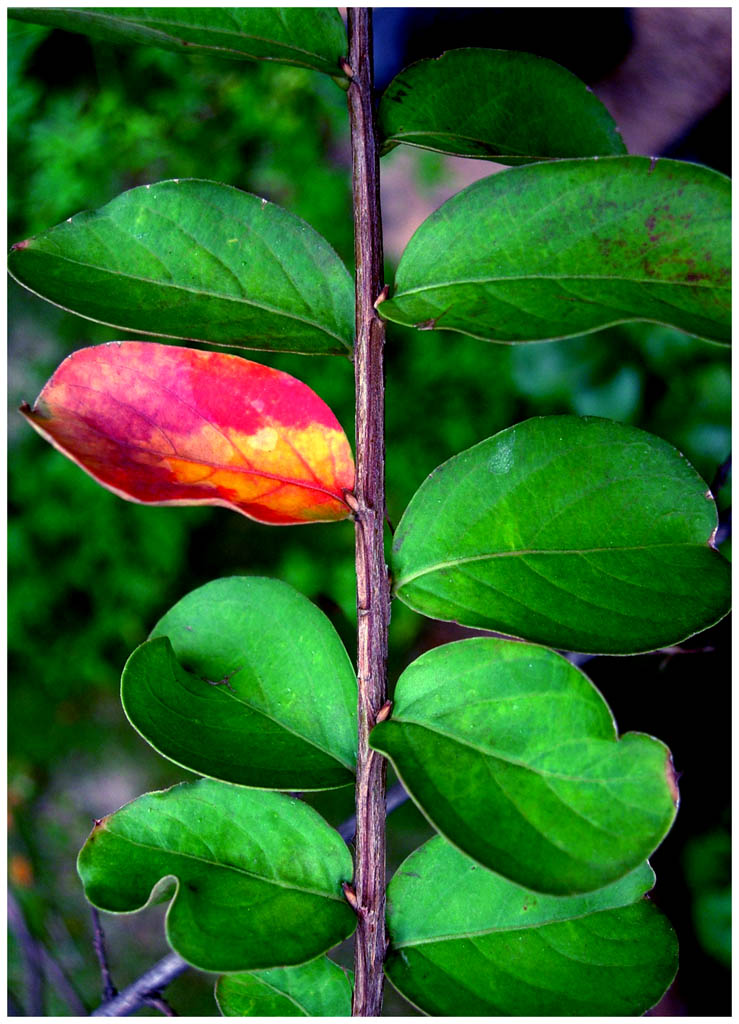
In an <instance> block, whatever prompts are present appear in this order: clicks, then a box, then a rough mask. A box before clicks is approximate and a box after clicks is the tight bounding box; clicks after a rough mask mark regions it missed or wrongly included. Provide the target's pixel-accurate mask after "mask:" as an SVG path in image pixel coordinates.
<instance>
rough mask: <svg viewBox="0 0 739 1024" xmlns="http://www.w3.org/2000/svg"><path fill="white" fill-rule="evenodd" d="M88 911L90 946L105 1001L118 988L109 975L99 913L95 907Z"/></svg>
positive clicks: (115, 992)
mask: <svg viewBox="0 0 739 1024" xmlns="http://www.w3.org/2000/svg"><path fill="white" fill-rule="evenodd" d="M90 911H91V914H92V946H93V949H94V950H95V956H96V957H97V958H98V963H99V964H100V974H101V976H102V979H103V1002H107V1001H108V1000H109V999H112V998H113V996H114V995H116V994H117V992H118V989H117V988H116V987H115V985H114V984H113V979H112V977H111V975H110V967H109V965H108V954H107V952H106V950H105V933H104V932H103V926H102V925H101V923H100V914H99V913H98V910H97V907H90Z"/></svg>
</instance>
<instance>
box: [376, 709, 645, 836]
mask: <svg viewBox="0 0 739 1024" xmlns="http://www.w3.org/2000/svg"><path fill="white" fill-rule="evenodd" d="M391 721H393V722H396V723H397V724H398V725H415V726H417V727H418V728H419V729H426V730H427V731H428V732H432V733H434V734H435V735H437V736H442V737H443V738H444V739H446V740H449V742H450V743H459V745H460V746H462V747H467V748H468V749H470V750H474V751H475V752H476V753H478V754H481V755H482V756H483V757H490V758H493V759H494V760H496V761H502V762H503V763H504V764H510V765H513V766H514V767H517V768H523V769H524V770H525V771H529V772H531V773H532V774H533V775H539V776H541V778H542V779H557V780H560V781H562V782H586V783H597V784H602V785H605V786H608V785H609V784H610V783H612V782H624V781H627V780H628V781H634V780H635V779H639V778H640V776H638V775H621V776H609V777H607V778H598V777H595V776H586V775H563V774H562V773H561V772H554V771H549V770H547V769H546V768H538V767H536V766H535V765H533V764H531V763H530V762H528V761H522V760H521V759H520V758H516V757H513V756H512V755H511V754H509V753H505V752H503V751H500V750H497V749H495V750H493V749H488V748H486V747H481V746H478V744H477V743H474V742H473V741H471V740H469V739H465V738H464V737H462V736H458V735H457V734H456V733H449V732H445V731H444V729H442V728H441V727H439V726H434V725H433V724H430V723H429V722H419V721H417V720H416V719H413V718H404V717H402V715H398V716H396V715H395V714H393V716H392V719H391ZM576 739H580V740H582V742H585V743H587V741H588V737H587V736H586V737H584V738H583V737H576ZM598 739H599V742H602V743H613V749H614V750H617V749H618V744H619V743H620V742H621V741H622V740H623V737H621V738H620V739H613V740H606V739H603V738H601V737H599V738H598ZM557 745H558V746H561V745H562V744H557ZM541 753H548V751H541ZM647 777H648V776H647ZM588 820H589V819H588Z"/></svg>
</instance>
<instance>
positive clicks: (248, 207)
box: [8, 179, 354, 354]
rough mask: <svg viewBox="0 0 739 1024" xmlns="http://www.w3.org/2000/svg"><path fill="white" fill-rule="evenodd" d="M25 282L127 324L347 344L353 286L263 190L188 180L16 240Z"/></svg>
mask: <svg viewBox="0 0 739 1024" xmlns="http://www.w3.org/2000/svg"><path fill="white" fill-rule="evenodd" d="M8 267H9V269H10V272H11V274H12V275H13V276H14V277H15V278H16V280H18V281H19V282H20V283H21V284H22V285H25V287H26V288H29V289H30V290H31V291H32V292H35V293H36V294H38V295H40V296H41V297H42V298H44V299H48V300H49V302H54V303H56V305H58V306H62V307H64V308H65V309H69V310H71V311H72V312H73V313H78V314H79V315H80V316H84V317H87V318H88V319H90V320H97V321H99V322H100V323H104V324H110V325H111V326H113V327H122V328H123V329H124V330H128V331H136V332H143V333H144V334H154V335H158V336H159V337H165V338H184V339H187V340H190V341H203V342H212V343H214V344H220V345H226V346H231V347H240V348H252V349H267V350H270V351H278V352H305V353H309V354H330V353H334V354H346V353H348V352H351V349H352V343H353V337H354V285H353V283H352V279H351V277H350V276H349V273H348V271H347V269H346V267H345V266H344V264H343V263H342V262H341V260H340V259H339V257H338V256H337V255H336V253H335V252H334V250H333V249H332V248H331V247H330V245H329V244H328V242H327V241H326V240H325V239H324V238H322V237H321V235H319V234H318V233H317V232H316V231H314V230H313V228H311V227H310V226H309V225H308V224H306V223H305V221H303V220H300V218H299V217H294V216H293V215H292V214H291V213H287V211H286V210H283V209H281V208H280V207H279V206H275V205H274V203H268V202H267V200H266V199H260V198H259V197H258V196H254V195H251V194H250V193H248V192H241V191H239V189H236V188H231V187H230V186H229V185H220V184H218V183H217V182H213V181H200V180H198V179H183V180H179V181H178V180H174V181H162V182H159V183H158V184H156V185H142V186H141V187H140V188H134V189H131V190H130V191H129V192H123V193H122V194H121V195H119V196H118V197H117V198H115V199H113V200H112V201H111V202H110V203H108V204H107V205H106V206H103V207H101V208H100V209H99V210H96V211H92V212H91V211H86V212H84V213H78V214H77V215H76V216H74V217H70V219H69V220H67V221H65V222H64V223H63V224H58V225H57V226H56V227H53V228H50V229H49V230H48V231H44V232H43V233H42V234H40V235H36V236H35V237H34V238H29V239H26V241H24V242H19V243H18V244H17V245H14V246H13V248H12V249H11V252H10V257H9V260H8Z"/></svg>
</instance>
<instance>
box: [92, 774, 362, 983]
mask: <svg viewBox="0 0 739 1024" xmlns="http://www.w3.org/2000/svg"><path fill="white" fill-rule="evenodd" d="M78 870H79V873H80V877H81V878H82V882H83V884H84V887H85V895H86V896H87V898H88V899H89V900H90V902H91V903H93V904H94V905H95V906H96V907H99V908H100V909H101V910H108V911H111V912H112V913H118V914H121V913H130V912H132V911H136V910H141V909H142V907H144V906H146V905H148V904H149V903H151V902H160V901H161V900H162V899H168V898H170V897H172V902H171V904H170V907H169V910H168V912H167V919H166V932H167V939H168V940H169V942H170V944H171V946H172V948H173V949H174V950H176V951H177V952H178V953H179V954H180V955H181V956H183V957H184V958H185V959H186V960H187V961H188V962H189V963H191V964H193V965H194V966H195V967H200V968H201V969H202V970H206V971H243V970H255V969H264V968H271V967H278V966H287V965H292V964H299V963H303V962H304V961H306V960H311V959H313V958H314V957H316V956H319V955H320V954H321V953H324V952H326V950H328V949H330V948H331V947H332V946H335V945H336V944H337V943H338V942H341V940H342V939H344V938H346V937H347V936H348V935H351V933H352V932H353V931H354V926H355V924H356V917H355V914H354V911H353V910H351V909H350V907H349V905H348V904H347V902H346V900H345V899H344V895H343V892H342V889H341V883H342V882H343V881H349V880H351V877H352V871H353V868H352V859H351V855H350V853H349V850H348V848H347V846H346V845H345V843H344V841H343V840H342V838H341V837H340V836H339V834H338V832H335V831H334V829H332V828H330V827H329V826H328V825H327V824H326V822H325V821H324V820H323V818H321V816H320V815H319V814H318V813H317V812H316V811H314V810H313V808H312V807H309V806H308V805H307V804H305V803H302V802H301V801H299V800H296V799H294V798H292V797H288V796H283V795H282V794H279V793H264V792H261V791H256V790H247V789H239V788H237V787H235V786H228V785H224V784H223V783H220V782H213V781H211V780H210V779H201V780H200V781H198V782H192V783H182V784H181V785H179V786H174V787H173V788H172V789H168V790H164V791H163V792H158V793H147V794H146V795H145V796H142V797H139V798H138V799H137V800H134V801H133V802H132V803H130V804H126V806H125V807H122V808H121V809H120V810H119V811H116V812H115V813H114V814H109V815H108V816H107V817H105V818H102V819H101V820H100V821H98V822H97V823H96V824H95V827H94V828H93V830H92V833H91V834H90V836H89V838H88V840H87V842H86V843H85V845H84V846H83V848H82V850H81V852H80V855H79V859H78ZM173 881H174V891H173V886H172V882H173Z"/></svg>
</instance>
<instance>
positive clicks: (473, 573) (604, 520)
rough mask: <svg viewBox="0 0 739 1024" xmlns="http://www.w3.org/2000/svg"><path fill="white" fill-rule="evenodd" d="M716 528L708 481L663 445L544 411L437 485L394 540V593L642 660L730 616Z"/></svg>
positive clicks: (537, 637)
mask: <svg viewBox="0 0 739 1024" xmlns="http://www.w3.org/2000/svg"><path fill="white" fill-rule="evenodd" d="M716 524H717V516H716V507H715V504H714V502H713V500H712V498H711V496H710V493H709V492H707V490H706V485H705V483H704V482H703V481H702V480H701V479H700V477H699V476H698V474H697V473H696V472H695V470H694V469H693V468H692V467H691V466H690V465H689V464H688V463H687V462H686V461H685V459H684V458H683V457H682V455H681V454H680V453H679V452H678V451H677V450H676V449H674V448H672V447H671V446H670V445H669V444H667V443H666V442H665V441H662V440H660V438H658V437H655V436H654V435H652V434H647V433H646V432H645V431H642V430H637V429H636V428H635V427H629V426H626V425H624V424H621V423H614V422H611V421H609V420H601V419H596V418H594V417H586V418H582V419H580V418H578V417H575V416H549V417H541V418H538V419H531V420H526V421H525V422H523V423H519V424H517V425H516V426H514V427H510V428H508V429H507V430H503V431H501V432H500V433H499V434H496V435H495V436H494V437H490V438H488V439H487V440H486V441H482V442H481V443H480V444H478V445H475V446H474V447H473V448H469V449H468V450H467V451H465V452H462V453H461V454H459V455H456V456H454V458H452V459H450V460H449V461H448V462H445V463H444V465H442V466H440V467H439V468H438V469H436V470H434V472H433V473H432V474H431V475H430V476H429V477H428V478H427V480H426V481H425V482H424V483H423V484H422V486H421V487H420V488H419V490H418V491H417V492H416V494H415V495H414V496H413V498H412V499H411V502H410V504H409V505H408V508H407V509H406V511H405V514H404V515H403V518H402V520H401V522H400V525H399V526H398V530H397V532H396V534H395V541H394V544H393V558H392V563H393V573H394V577H395V588H396V592H397V595H398V597H399V598H400V599H401V600H402V601H404V602H405V603H406V604H408V605H410V607H411V608H414V609H415V610H416V611H419V612H422V614H424V615H428V616H430V617H432V618H437V619H451V620H456V621H458V622H460V623H462V624H463V625H465V626H475V627H480V628H482V629H491V630H495V631H496V632H500V633H506V634H508V635H510V636H518V637H521V638H523V639H524V640H531V641H534V642H535V643H541V644H546V645H547V646H550V647H555V648H558V649H560V650H567V651H586V652H592V653H603V654H634V653H637V652H640V651H649V650H654V649H656V648H658V647H664V646H669V645H671V644H674V643H678V642H679V641H681V640H684V639H685V638H686V637H687V636H690V635H691V634H693V633H696V632H698V631H699V630H702V629H705V628H707V627H708V626H710V625H713V623H715V622H716V621H718V619H720V618H721V617H722V616H723V615H725V614H726V612H727V611H728V608H729V601H730V589H729V587H730V566H729V563H728V562H727V561H726V560H725V559H724V558H723V557H722V556H721V555H720V554H719V553H718V552H717V551H716V550H715V549H714V548H713V547H712V541H713V534H714V530H715V529H716Z"/></svg>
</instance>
